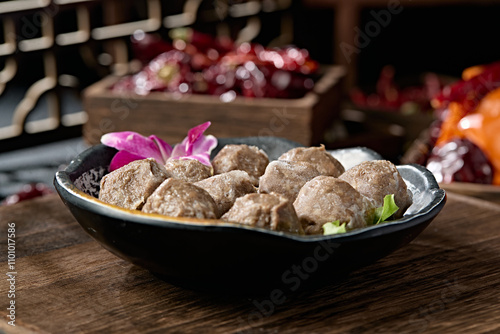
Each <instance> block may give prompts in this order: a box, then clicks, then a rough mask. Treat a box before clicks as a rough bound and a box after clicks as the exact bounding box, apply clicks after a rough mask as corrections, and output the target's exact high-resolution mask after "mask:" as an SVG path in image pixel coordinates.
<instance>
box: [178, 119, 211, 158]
mask: <svg viewBox="0 0 500 334" xmlns="http://www.w3.org/2000/svg"><path fill="white" fill-rule="evenodd" d="M210 124H211V123H210V122H206V123H203V124H200V125H198V126H195V127H194V128H192V129H190V130H189V131H188V135H187V136H186V138H184V140H183V141H182V142H181V143H180V144H177V145H175V147H174V149H173V150H172V155H171V158H173V159H197V160H199V161H200V162H201V163H203V164H205V165H207V166H211V164H210V152H212V150H213V149H214V148H215V147H216V146H217V139H216V138H215V137H214V136H212V135H208V136H204V135H203V133H204V132H205V130H206V129H208V127H209V126H210Z"/></svg>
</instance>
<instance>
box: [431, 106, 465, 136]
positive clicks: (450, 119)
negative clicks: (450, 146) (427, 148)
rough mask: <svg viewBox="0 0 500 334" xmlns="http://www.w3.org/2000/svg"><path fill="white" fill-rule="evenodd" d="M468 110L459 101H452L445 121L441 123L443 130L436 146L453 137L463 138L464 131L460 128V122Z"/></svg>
mask: <svg viewBox="0 0 500 334" xmlns="http://www.w3.org/2000/svg"><path fill="white" fill-rule="evenodd" d="M466 113H467V112H466V110H465V109H464V107H463V106H462V105H461V104H460V103H458V102H450V105H449V106H448V111H447V114H446V117H445V119H444V120H443V123H442V124H441V131H440V132H439V137H438V139H437V141H436V146H441V145H443V144H445V143H447V142H449V141H450V140H452V139H453V138H463V137H464V135H463V133H462V131H461V130H460V129H459V128H458V123H460V120H461V119H462V118H463V117H464V116H465V114H466Z"/></svg>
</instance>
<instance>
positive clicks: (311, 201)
mask: <svg viewBox="0 0 500 334" xmlns="http://www.w3.org/2000/svg"><path fill="white" fill-rule="evenodd" d="M293 206H294V208H295V211H296V212H297V216H298V217H299V219H300V222H301V224H302V227H303V229H304V231H305V232H306V234H319V233H322V226H323V225H324V224H326V223H328V222H333V221H336V220H339V222H340V224H344V223H346V224H347V225H346V229H347V230H353V229H357V228H362V227H365V226H367V221H370V220H372V219H373V215H374V211H375V206H374V204H373V201H372V200H370V199H368V198H366V197H365V196H363V195H361V194H360V193H359V192H358V191H357V190H356V189H354V188H353V187H352V186H351V185H350V184H349V183H347V182H345V181H343V180H340V179H338V178H335V177H332V176H323V175H322V176H317V177H315V178H314V179H312V180H311V181H309V182H307V183H306V184H305V185H304V186H303V187H302V189H300V191H299V194H298V195H297V199H296V200H295V202H294V203H293Z"/></svg>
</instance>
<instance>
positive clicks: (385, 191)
mask: <svg viewBox="0 0 500 334" xmlns="http://www.w3.org/2000/svg"><path fill="white" fill-rule="evenodd" d="M340 179H342V180H344V181H346V182H348V183H349V184H350V185H352V186H353V187H354V188H355V189H356V190H357V191H359V192H360V193H361V194H363V195H365V196H366V197H369V198H371V199H373V200H374V201H375V204H376V206H378V207H380V206H382V205H384V197H385V196H386V195H392V194H394V201H395V202H396V205H397V206H398V207H399V210H398V211H397V212H396V213H395V214H394V218H400V217H401V216H403V214H404V212H405V211H406V209H408V208H409V207H410V205H411V204H412V194H411V192H410V191H409V190H408V188H407V186H406V183H405V181H404V180H403V178H402V177H401V175H400V174H399V171H398V169H397V168H396V166H395V165H394V164H393V163H392V162H390V161H387V160H374V161H365V162H362V163H360V164H359V165H356V166H354V167H352V168H350V169H348V170H347V171H346V172H345V173H344V174H342V175H341V176H340Z"/></svg>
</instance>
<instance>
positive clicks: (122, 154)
mask: <svg viewBox="0 0 500 334" xmlns="http://www.w3.org/2000/svg"><path fill="white" fill-rule="evenodd" d="M141 159H144V157H141V156H139V155H136V154H132V153H130V152H127V151H118V153H116V154H115V156H114V157H113V159H112V160H111V163H110V164H109V171H110V172H112V171H114V170H116V169H118V168H120V167H123V166H125V165H127V164H129V163H131V162H132V161H135V160H141Z"/></svg>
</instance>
